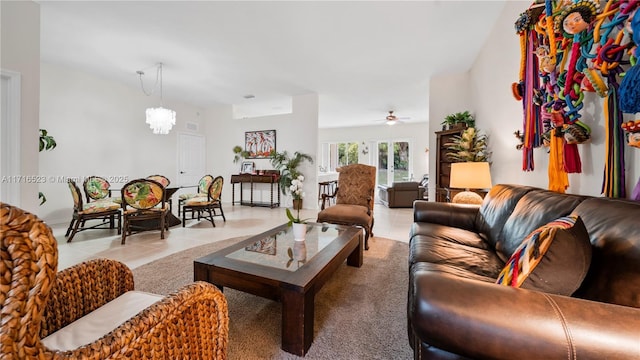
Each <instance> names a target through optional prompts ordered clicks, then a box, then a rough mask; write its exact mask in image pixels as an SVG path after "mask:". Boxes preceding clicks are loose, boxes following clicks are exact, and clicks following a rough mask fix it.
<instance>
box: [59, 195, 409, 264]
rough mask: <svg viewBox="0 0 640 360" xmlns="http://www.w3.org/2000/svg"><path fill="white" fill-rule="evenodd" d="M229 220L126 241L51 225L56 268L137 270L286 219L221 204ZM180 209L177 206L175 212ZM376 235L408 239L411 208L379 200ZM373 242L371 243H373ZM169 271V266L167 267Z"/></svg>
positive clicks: (311, 214) (109, 233) (306, 214)
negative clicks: (88, 264) (96, 262)
mask: <svg viewBox="0 0 640 360" xmlns="http://www.w3.org/2000/svg"><path fill="white" fill-rule="evenodd" d="M223 209H224V212H225V216H226V218H227V221H226V222H223V221H222V218H221V217H216V218H215V222H216V227H215V228H214V227H212V226H211V223H210V222H209V221H208V220H202V221H199V222H198V221H197V220H187V222H186V226H185V227H184V228H183V227H182V226H181V225H179V226H175V227H172V228H170V229H169V231H166V232H165V239H164V240H162V239H160V232H159V231H147V232H142V233H139V234H134V235H132V236H127V241H126V244H125V245H121V244H120V240H121V237H120V236H119V235H117V232H116V231H115V230H108V229H107V230H87V231H83V232H80V233H78V234H76V236H75V237H74V238H73V241H72V242H71V243H67V242H66V238H65V236H64V234H65V232H66V229H67V226H68V224H55V225H51V228H52V229H53V232H54V235H55V237H56V239H57V240H58V252H59V261H58V269H59V270H60V269H64V268H67V267H69V266H71V265H74V264H77V263H79V262H82V261H85V260H89V259H93V258H99V257H106V258H110V259H115V260H119V261H121V262H123V263H125V264H127V266H129V267H130V268H132V269H133V268H136V267H138V266H140V265H143V264H146V263H148V262H151V261H153V260H156V259H159V258H162V257H165V256H167V255H170V254H173V253H176V252H179V251H182V250H185V249H188V248H191V247H195V246H198V245H203V244H207V243H210V242H214V241H219V240H224V239H229V238H232V237H237V236H245V235H254V234H258V233H261V232H263V231H265V230H268V229H270V228H272V227H274V226H276V225H280V224H282V223H284V222H285V221H286V215H285V213H284V208H275V209H269V208H259V207H253V208H252V207H248V206H239V205H236V206H231V204H230V203H228V204H223ZM175 211H176V210H175V209H174V212H175ZM374 213H375V225H374V228H373V230H374V231H373V232H374V234H375V235H376V236H379V237H384V238H389V239H394V240H399V241H405V242H407V241H409V229H410V227H411V223H412V222H413V209H410V208H408V209H389V208H387V207H385V206H384V205H381V204H376V205H375V208H374ZM316 214H317V210H302V211H301V212H300V217H301V218H311V219H312V220H315V218H316ZM370 245H372V243H371V242H370ZM169 270H170V269H168V271H169Z"/></svg>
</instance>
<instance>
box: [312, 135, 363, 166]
mask: <svg viewBox="0 0 640 360" xmlns="http://www.w3.org/2000/svg"><path fill="white" fill-rule="evenodd" d="M357 163H358V143H357V142H339V143H324V144H322V146H321V154H320V164H319V166H320V172H334V171H336V168H339V167H340V166H344V165H349V164H357Z"/></svg>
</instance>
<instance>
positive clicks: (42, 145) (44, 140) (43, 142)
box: [38, 129, 58, 205]
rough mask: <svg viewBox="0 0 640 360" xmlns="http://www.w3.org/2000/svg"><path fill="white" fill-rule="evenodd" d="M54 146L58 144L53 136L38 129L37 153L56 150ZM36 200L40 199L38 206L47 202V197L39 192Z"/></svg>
mask: <svg viewBox="0 0 640 360" xmlns="http://www.w3.org/2000/svg"><path fill="white" fill-rule="evenodd" d="M56 146H58V144H57V143H56V140H55V139H54V138H53V136H51V135H49V133H48V132H47V130H45V129H40V140H39V150H38V151H40V152H41V151H47V150H53V149H55V148H56ZM38 199H40V205H42V204H44V203H45V202H47V197H46V196H44V194H43V193H42V192H41V191H39V192H38Z"/></svg>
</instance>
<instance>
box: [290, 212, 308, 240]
mask: <svg viewBox="0 0 640 360" xmlns="http://www.w3.org/2000/svg"><path fill="white" fill-rule="evenodd" d="M285 212H286V214H287V219H289V222H288V223H287V225H288V226H291V227H292V231H293V239H294V240H298V241H303V240H304V239H305V235H306V234H307V220H309V219H300V209H297V210H296V216H295V217H294V216H293V213H292V212H291V210H290V209H289V208H286V209H285Z"/></svg>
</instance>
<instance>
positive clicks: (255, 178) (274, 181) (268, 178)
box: [231, 173, 280, 208]
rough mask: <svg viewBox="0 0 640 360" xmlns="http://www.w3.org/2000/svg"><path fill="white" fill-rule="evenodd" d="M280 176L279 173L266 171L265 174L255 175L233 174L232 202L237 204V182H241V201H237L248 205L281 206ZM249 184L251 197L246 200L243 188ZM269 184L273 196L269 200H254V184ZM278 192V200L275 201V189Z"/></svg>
mask: <svg viewBox="0 0 640 360" xmlns="http://www.w3.org/2000/svg"><path fill="white" fill-rule="evenodd" d="M279 179H280V176H279V175H278V174H277V173H266V174H264V175H253V174H238V175H231V204H232V205H235V204H236V184H240V201H238V202H237V203H238V204H240V205H248V206H265V207H270V208H274V207H279V206H280V188H279V186H278V185H279V183H278V180H279ZM247 183H248V184H249V186H250V190H251V191H250V194H251V196H250V199H249V201H248V202H247V201H244V198H243V194H242V190H243V184H247ZM256 183H258V184H269V186H270V190H271V198H270V201H269V202H264V201H253V184H256ZM274 186H275V191H276V193H277V194H278V201H275V202H274V201H273V191H274Z"/></svg>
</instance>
